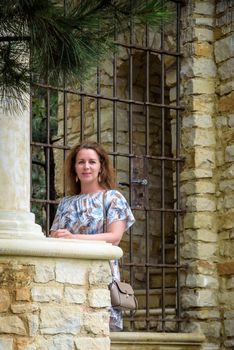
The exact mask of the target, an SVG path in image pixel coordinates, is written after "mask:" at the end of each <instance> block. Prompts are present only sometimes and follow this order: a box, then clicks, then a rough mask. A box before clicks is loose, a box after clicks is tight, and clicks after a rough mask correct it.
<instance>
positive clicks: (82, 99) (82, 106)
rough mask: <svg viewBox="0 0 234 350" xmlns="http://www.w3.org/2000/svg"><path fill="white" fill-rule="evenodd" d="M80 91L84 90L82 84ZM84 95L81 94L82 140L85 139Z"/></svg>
mask: <svg viewBox="0 0 234 350" xmlns="http://www.w3.org/2000/svg"><path fill="white" fill-rule="evenodd" d="M80 92H81V93H82V92H83V86H82V85H80ZM84 113H85V112H84V95H83V94H81V96H80V141H83V140H84Z"/></svg>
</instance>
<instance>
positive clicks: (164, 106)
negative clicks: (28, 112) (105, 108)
mask: <svg viewBox="0 0 234 350" xmlns="http://www.w3.org/2000/svg"><path fill="white" fill-rule="evenodd" d="M33 85H35V86H38V87H42V88H49V89H51V90H55V91H61V92H64V91H65V92H67V93H69V94H73V95H79V96H81V97H84V96H85V97H90V98H96V99H102V100H106V101H116V102H120V103H126V104H127V105H129V104H136V105H139V106H146V105H149V106H151V107H159V108H161V107H163V108H165V109H172V110H177V109H179V110H182V111H183V110H184V107H182V106H176V105H170V104H168V105H167V104H164V105H162V104H161V103H155V102H142V101H137V100H133V99H122V98H113V97H109V96H104V95H96V94H91V93H88V92H85V91H83V90H80V91H75V90H70V89H66V90H63V89H61V88H59V87H54V86H52V85H45V84H33Z"/></svg>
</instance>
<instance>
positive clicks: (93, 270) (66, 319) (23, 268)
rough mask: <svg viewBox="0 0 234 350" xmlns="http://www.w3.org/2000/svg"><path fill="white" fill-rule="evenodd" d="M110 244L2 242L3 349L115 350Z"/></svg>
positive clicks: (0, 312)
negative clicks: (111, 321)
mask: <svg viewBox="0 0 234 350" xmlns="http://www.w3.org/2000/svg"><path fill="white" fill-rule="evenodd" d="M121 253H122V251H121V249H120V248H118V247H114V246H112V245H111V244H107V243H104V242H94V241H93V242H92V243H90V242H89V243H87V241H86V242H85V241H83V242H82V241H79V242H78V241H75V240H71V241H70V240H69V241H67V240H58V239H44V240H31V241H29V240H27V241H26V240H14V241H13V240H11V239H8V240H7V239H5V240H4V239H2V240H1V246H0V286H1V287H0V349H1V350H15V349H17V350H45V349H49V350H85V349H87V346H88V349H89V350H92V349H99V350H109V349H110V338H109V311H108V310H109V307H110V294H109V290H108V284H109V283H110V280H111V274H110V267H109V263H108V259H111V258H119V257H120V256H121Z"/></svg>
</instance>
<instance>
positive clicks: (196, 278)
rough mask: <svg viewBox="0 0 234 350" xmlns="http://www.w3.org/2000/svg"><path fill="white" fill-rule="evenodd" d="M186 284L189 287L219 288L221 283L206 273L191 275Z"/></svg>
mask: <svg viewBox="0 0 234 350" xmlns="http://www.w3.org/2000/svg"><path fill="white" fill-rule="evenodd" d="M186 286H187V287H189V288H197V287H200V288H211V289H212V288H218V287H219V283H218V280H217V278H215V277H212V276H205V275H195V274H193V275H191V274H189V275H188V276H187V278H186Z"/></svg>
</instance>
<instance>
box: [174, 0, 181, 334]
mask: <svg viewBox="0 0 234 350" xmlns="http://www.w3.org/2000/svg"><path fill="white" fill-rule="evenodd" d="M180 10H181V9H180V5H179V4H177V16H176V18H177V28H176V46H177V49H179V48H180V16H181V11H180ZM179 101H180V58H179V57H177V61H176V104H179ZM179 154H180V114H179V111H176V157H177V156H179ZM175 199H176V210H180V162H178V161H176V198H175ZM175 230H176V232H175V234H176V264H177V265H180V215H179V212H178V211H177V212H176V222H175ZM176 282H177V283H176V285H177V292H176V306H177V307H176V317H177V318H178V319H180V318H181V297H180V269H179V268H177V281H176ZM177 331H178V332H179V331H181V324H180V323H178V324H177Z"/></svg>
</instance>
